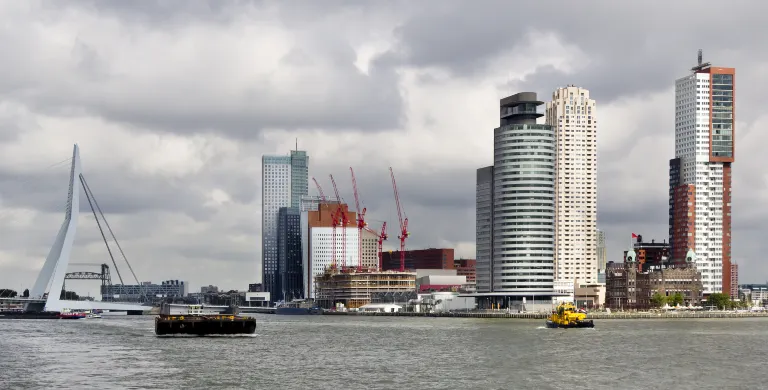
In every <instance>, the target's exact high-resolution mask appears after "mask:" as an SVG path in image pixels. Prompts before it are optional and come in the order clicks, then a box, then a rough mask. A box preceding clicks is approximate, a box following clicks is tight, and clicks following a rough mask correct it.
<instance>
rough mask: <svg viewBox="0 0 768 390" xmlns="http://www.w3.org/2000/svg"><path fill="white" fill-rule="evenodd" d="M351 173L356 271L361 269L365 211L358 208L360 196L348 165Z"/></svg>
mask: <svg viewBox="0 0 768 390" xmlns="http://www.w3.org/2000/svg"><path fill="white" fill-rule="evenodd" d="M349 172H350V173H351V174H352V190H353V191H354V193H355V209H357V272H362V271H363V229H365V226H366V224H365V211H366V208H365V207H363V210H362V211H361V210H360V197H359V196H358V194H357V180H355V171H354V170H353V169H352V167H349Z"/></svg>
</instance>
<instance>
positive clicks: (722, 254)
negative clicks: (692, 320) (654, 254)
mask: <svg viewBox="0 0 768 390" xmlns="http://www.w3.org/2000/svg"><path fill="white" fill-rule="evenodd" d="M735 81H736V70H735V69H734V68H721V67H714V66H711V64H710V63H709V62H707V63H702V58H701V50H699V62H698V65H696V66H694V67H693V68H692V69H691V74H689V75H687V76H685V77H683V78H680V79H678V80H677V81H676V82H675V158H673V159H671V160H670V162H669V236H670V238H669V241H670V245H671V257H672V260H673V261H683V259H684V258H685V255H686V253H687V252H688V250H689V249H690V250H693V251H694V252H695V253H696V268H697V269H698V270H699V271H701V279H702V284H703V286H704V294H711V293H719V292H724V293H726V294H729V293H730V291H731V164H733V162H734V155H735V153H734V152H735V147H734V138H735V134H734V131H735V129H734V123H735V114H736V103H735V102H736V101H735V99H734V91H735V86H736V84H735Z"/></svg>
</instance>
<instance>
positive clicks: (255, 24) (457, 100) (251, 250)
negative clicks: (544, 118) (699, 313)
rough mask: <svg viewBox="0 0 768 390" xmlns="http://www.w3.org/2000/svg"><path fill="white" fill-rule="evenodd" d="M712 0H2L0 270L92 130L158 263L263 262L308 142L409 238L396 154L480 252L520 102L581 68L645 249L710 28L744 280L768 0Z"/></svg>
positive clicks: (78, 256)
mask: <svg viewBox="0 0 768 390" xmlns="http://www.w3.org/2000/svg"><path fill="white" fill-rule="evenodd" d="M697 4H700V3H699V2H694V1H676V2H674V3H670V2H662V1H646V2H633V3H631V4H630V3H629V2H599V1H580V2H550V1H537V2H523V3H518V2H508V1H473V2H467V1H450V0H447V1H446V0H444V1H439V2H437V1H421V2H408V1H369V2H352V1H340V0H337V1H334V0H328V1H323V2H312V1H305V2H271V1H246V0H239V1H235V0H232V1H213V0H211V1H185V0H168V1H141V2H124V1H119V0H114V1H110V0H106V1H88V0H84V1H72V2H69V1H55V2H54V1H33V0H29V1H23V2H12V1H4V2H0V53H3V56H2V67H1V68H0V69H1V71H0V288H13V289H23V288H29V287H31V285H32V284H33V283H34V279H35V277H36V275H37V273H38V272H39V269H40V268H41V267H42V264H43V262H44V260H45V256H46V255H47V253H48V251H49V249H50V247H51V245H52V244H53V241H54V238H55V236H56V233H57V231H58V229H59V227H60V225H61V223H62V221H63V218H64V206H65V201H66V193H67V181H68V174H69V172H68V169H69V167H68V166H67V161H66V160H67V159H68V158H69V157H70V156H71V153H72V146H73V144H75V143H77V144H79V145H80V148H81V159H82V164H83V171H84V176H85V177H86V180H87V181H88V184H89V186H90V188H91V190H92V191H93V193H94V195H95V197H96V200H97V201H98V202H99V205H100V206H101V208H102V210H103V211H104V213H105V215H106V217H107V221H108V222H109V224H110V226H111V227H112V229H113V231H114V232H115V235H116V237H117V239H118V240H119V242H120V246H121V247H122V249H123V250H124V252H125V255H126V257H127V258H128V260H129V261H130V263H131V265H132V266H133V269H134V271H135V273H136V275H137V277H138V279H139V280H141V281H149V280H151V281H153V282H160V281H162V280H167V279H181V280H186V281H188V282H189V283H190V285H191V287H192V288H193V289H194V290H197V289H198V288H199V286H201V285H208V284H214V285H218V286H219V287H221V288H225V289H245V288H247V286H248V283H253V282H256V281H257V280H259V279H260V270H259V268H258V264H259V262H260V259H261V216H260V215H261V188H260V182H261V156H262V155H263V154H278V155H283V154H288V153H289V151H290V150H292V149H293V148H294V147H295V145H296V143H297V142H298V147H299V149H303V150H306V151H307V152H308V154H309V156H310V176H312V177H315V178H317V180H318V181H319V182H320V184H321V185H322V186H324V190H325V192H326V194H328V193H330V192H331V191H332V190H331V185H330V180H329V178H328V175H329V174H333V175H334V177H335V178H336V182H337V184H338V185H339V191H340V192H341V195H342V197H343V198H344V199H345V200H346V201H347V202H348V203H350V204H351V205H352V204H354V198H353V196H352V186H351V179H350V177H349V167H350V166H351V167H354V169H355V173H356V176H357V181H358V188H359V192H360V197H361V201H362V203H363V204H364V205H365V206H366V207H367V209H368V221H369V223H370V224H371V226H372V227H374V228H377V227H378V226H379V225H380V224H381V221H387V222H388V226H389V227H390V232H391V233H392V234H391V237H392V238H391V239H390V240H389V241H388V242H386V243H385V248H387V247H388V248H394V247H395V246H396V245H398V242H397V239H396V234H394V233H395V230H396V228H395V227H396V226H397V213H396V210H395V201H394V197H393V193H392V186H391V181H390V177H389V171H388V168H389V167H392V168H393V170H394V172H395V175H396V178H397V183H398V189H399V191H400V198H401V202H402V204H403V208H404V211H405V213H406V215H407V217H408V219H409V227H410V229H409V230H410V232H411V237H410V238H409V239H408V242H407V248H409V249H417V248H425V247H453V248H455V249H456V254H457V256H464V257H470V258H473V257H474V255H475V210H474V209H475V174H476V169H477V168H480V167H483V166H487V165H491V164H492V159H493V129H494V128H495V127H497V126H498V122H499V120H498V100H499V99H500V98H502V97H505V96H508V95H510V94H513V93H516V92H521V91H532V92H537V93H538V94H539V97H540V98H541V100H548V99H549V98H550V96H551V94H552V92H553V91H554V90H555V89H556V88H558V87H562V86H566V85H568V84H575V85H578V86H581V87H584V88H587V89H589V90H590V94H591V97H592V98H594V99H595V100H596V101H597V104H598V110H599V111H598V112H599V118H598V119H599V122H600V127H599V130H598V132H599V133H598V156H599V157H598V161H599V162H598V227H599V228H600V229H602V230H604V231H605V232H606V236H607V247H608V260H609V261H621V259H622V251H623V250H625V249H626V247H627V246H628V245H629V243H630V237H631V234H632V233H637V234H642V235H643V237H644V238H645V240H650V239H656V240H662V239H666V238H667V235H668V227H667V222H668V221H667V216H668V198H667V193H668V164H669V159H670V158H672V157H674V156H673V155H674V81H675V79H677V78H680V77H683V76H686V75H687V74H689V72H690V68H691V67H692V66H693V65H695V64H696V55H697V50H698V49H703V51H704V59H705V61H710V62H712V63H713V65H715V66H726V67H735V68H736V73H737V77H736V87H737V88H736V106H737V108H736V118H737V119H736V154H735V156H736V162H735V163H734V168H733V174H734V182H733V260H734V261H735V262H737V263H738V264H739V267H740V276H741V279H740V281H741V282H742V283H745V282H746V283H749V282H752V283H763V282H765V281H766V280H768V263H766V262H765V261H763V260H762V256H761V255H760V253H762V252H764V248H765V240H764V237H765V236H766V235H768V226H766V224H765V223H764V221H765V220H767V219H768V202H766V200H767V199H768V174H766V169H765V165H764V162H765V157H764V154H763V153H764V150H763V147H762V146H761V145H765V144H767V143H768V132H765V131H761V130H760V129H761V128H762V129H765V128H766V126H768V116H767V115H766V112H765V111H764V109H761V108H760V107H764V106H761V104H762V103H760V101H761V100H762V99H764V94H765V93H764V91H763V88H762V87H763V86H765V85H766V83H767V82H768V41H766V40H765V39H763V38H764V37H765V36H768V31H766V30H768V25H766V24H765V23H764V18H763V15H764V14H765V12H766V11H767V10H766V8H768V5H764V4H761V3H759V2H748V1H733V2H729V3H728V4H727V6H726V4H725V3H712V4H709V5H708V6H707V7H704V8H702V7H698V6H696V5H697ZM723 15H728V17H724V16H723ZM761 156H763V157H761ZM310 194H316V192H315V189H314V187H310ZM81 211H82V213H81V217H80V223H79V225H78V231H77V238H76V239H75V248H74V251H73V254H72V258H71V262H72V263H76V264H100V263H104V262H106V263H111V261H110V259H109V254H108V252H107V249H106V246H105V245H104V243H103V241H102V237H101V235H100V233H99V230H98V228H97V225H96V223H95V220H94V218H93V214H91V211H90V208H89V206H88V204H87V202H86V201H85V198H83V202H82V204H81ZM113 248H114V247H113ZM116 259H117V261H118V270H120V272H121V274H122V277H123V279H124V280H125V283H131V282H132V281H133V277H132V276H131V275H130V273H129V271H128V270H127V267H126V266H125V265H124V263H123V262H122V260H121V258H120V257H119V256H118V257H117V258H116ZM70 271H94V272H95V271H98V269H97V268H95V267H94V266H93V265H71V266H70ZM112 278H113V281H115V280H116V279H117V277H116V273H115V272H114V271H113V272H112ZM67 287H68V289H74V290H75V291H78V292H79V293H81V294H86V293H87V294H92V295H93V294H97V292H98V283H97V282H94V281H72V282H70V283H68V285H67Z"/></svg>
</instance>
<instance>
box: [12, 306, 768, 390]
mask: <svg viewBox="0 0 768 390" xmlns="http://www.w3.org/2000/svg"><path fill="white" fill-rule="evenodd" d="M257 320H258V328H257V331H256V334H255V335H250V336H230V337H164V338H159V337H156V336H154V334H153V317H150V316H143V317H112V318H103V319H92V320H77V321H64V320H53V321H51V320H37V321H35V320H28V321H12V320H5V321H0V389H26V388H36V389H37V388H40V389H43V388H72V389H75V388H77V389H82V388H94V389H112V388H115V389H117V388H120V389H126V388H135V389H138V388H141V389H144V388H154V389H178V388H186V389H204V388H227V389H240V388H242V389H335V390H338V389H569V390H571V389H765V388H768V370H766V368H765V364H766V362H768V319H763V318H754V319H699V320H640V321H628V320H602V321H597V322H596V328H595V329H569V330H562V329H545V328H543V327H542V325H543V321H541V320H536V321H534V320H509V319H452V318H398V317H351V316H350V317H347V316H275V315H262V316H258V317H257Z"/></svg>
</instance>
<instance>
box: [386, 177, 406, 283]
mask: <svg viewBox="0 0 768 390" xmlns="http://www.w3.org/2000/svg"><path fill="white" fill-rule="evenodd" d="M389 174H390V176H391V177H392V189H393V191H394V192H395V205H396V206H397V219H398V220H399V221H400V235H399V236H397V238H398V239H400V272H403V271H405V239H406V238H408V236H409V235H410V234H409V233H408V216H406V217H405V219H403V214H404V213H403V208H402V206H401V205H400V194H398V192H397V182H396V181H395V173H394V172H393V171H392V167H389Z"/></svg>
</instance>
